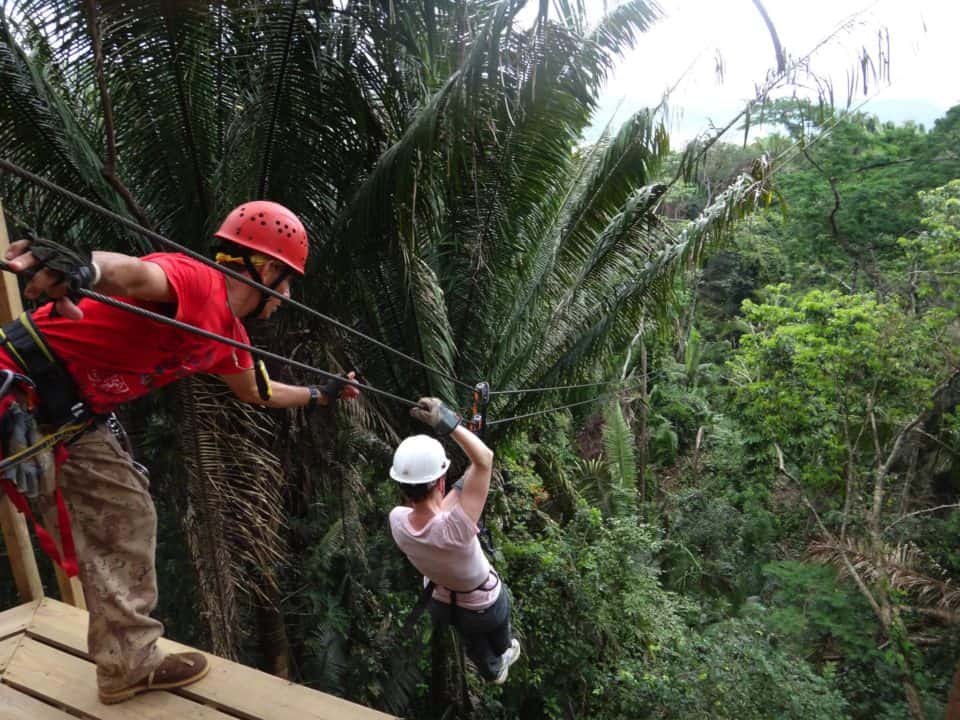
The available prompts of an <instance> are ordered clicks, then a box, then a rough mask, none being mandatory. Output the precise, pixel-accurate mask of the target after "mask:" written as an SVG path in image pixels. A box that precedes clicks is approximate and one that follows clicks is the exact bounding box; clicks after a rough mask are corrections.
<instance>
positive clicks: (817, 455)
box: [730, 286, 943, 487]
mask: <svg viewBox="0 0 960 720" xmlns="http://www.w3.org/2000/svg"><path fill="white" fill-rule="evenodd" d="M787 292H788V288H787V287H786V286H778V287H775V288H771V289H770V290H769V295H770V296H769V300H768V301H767V302H766V303H764V304H759V305H758V304H755V303H753V302H751V301H749V300H748V301H745V302H744V304H743V312H744V316H745V318H746V319H747V321H748V322H749V323H750V324H751V326H752V331H751V332H750V333H748V334H745V335H744V336H742V337H741V338H740V347H739V349H738V351H737V353H736V355H735V356H734V358H733V359H732V360H731V363H730V372H731V383H732V386H733V399H734V403H735V407H736V408H737V410H738V411H739V412H740V413H742V419H743V421H744V422H745V423H746V424H747V426H748V427H750V428H751V430H752V431H753V432H755V433H757V434H758V436H759V437H760V438H762V439H764V440H766V441H767V442H769V443H773V442H777V443H779V444H780V446H781V447H782V448H783V450H784V452H785V453H786V457H787V458H788V459H789V460H790V461H791V462H793V463H796V464H797V465H798V466H799V467H800V468H801V471H802V476H803V478H804V479H805V480H806V481H809V482H811V483H813V484H816V485H821V486H832V487H836V486H837V484H838V483H839V482H840V480H841V479H842V473H841V472H840V470H841V469H842V468H843V467H844V465H845V463H846V462H847V460H848V458H847V454H848V452H849V448H850V446H851V445H856V444H857V438H858V437H860V436H861V435H862V433H863V432H864V430H865V429H866V424H867V423H868V413H869V412H870V409H871V408H873V409H874V410H875V412H876V413H877V415H878V417H879V418H880V422H882V423H883V426H884V434H885V435H889V434H890V433H894V432H896V429H897V427H898V425H899V424H901V423H904V422H906V421H908V420H910V419H912V417H914V416H915V415H916V413H917V412H918V410H919V408H920V407H922V403H923V402H924V401H925V398H926V397H928V396H929V394H930V392H931V390H932V387H933V384H934V380H933V377H936V375H937V374H939V373H940V372H942V371H943V366H942V356H941V354H940V353H939V344H938V343H937V341H936V338H935V337H933V336H932V335H931V332H930V328H929V327H928V326H927V325H926V324H925V323H924V321H923V320H922V319H917V318H907V317H905V316H904V315H903V313H902V312H901V310H900V309H899V308H898V307H896V306H894V305H891V304H883V303H878V302H877V301H876V300H874V299H872V298H869V297H864V296H858V295H841V294H839V293H837V292H832V291H829V292H824V291H821V290H812V291H810V292H809V293H806V294H805V295H802V296H800V297H796V296H790V295H788V294H787ZM862 456H863V457H864V458H865V460H864V462H866V463H868V464H869V462H870V458H871V457H872V448H871V447H870V446H869V445H868V444H865V446H864V447H863V448H862ZM875 459H876V458H874V460H875Z"/></svg>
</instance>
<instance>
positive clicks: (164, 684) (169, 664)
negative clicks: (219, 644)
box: [100, 652, 210, 705]
mask: <svg viewBox="0 0 960 720" xmlns="http://www.w3.org/2000/svg"><path fill="white" fill-rule="evenodd" d="M208 672H210V663H208V662H207V659H206V658H205V657H204V656H203V655H202V654H201V653H198V652H185V653H173V654H172V655H167V656H166V657H165V658H164V659H163V662H162V663H160V665H159V666H158V667H157V669H156V670H154V671H153V672H152V673H150V674H149V675H147V676H146V677H145V678H144V679H143V680H141V681H140V682H137V683H134V684H133V685H130V686H129V687H126V688H123V689H122V690H114V691H112V692H107V691H105V690H101V691H100V702H102V703H103V704H104V705H113V704H115V703H120V702H123V701H124V700H129V699H130V698H132V697H133V696H134V695H139V694H140V693H143V692H148V691H150V690H171V689H173V688H178V687H183V686H184V685H190V684H191V683H195V682H196V681H197V680H200V679H201V678H203V677H204V676H206V674H207V673H208Z"/></svg>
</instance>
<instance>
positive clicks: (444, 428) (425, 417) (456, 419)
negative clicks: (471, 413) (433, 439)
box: [410, 397, 460, 437]
mask: <svg viewBox="0 0 960 720" xmlns="http://www.w3.org/2000/svg"><path fill="white" fill-rule="evenodd" d="M410 416H411V417H413V418H415V419H416V420H419V421H420V422H422V423H423V424H425V425H429V426H430V427H431V428H433V431H434V432H435V433H436V434H437V435H439V436H441V437H443V436H444V435H449V434H450V433H452V432H453V431H454V430H455V429H456V427H457V425H459V424H460V416H459V415H457V414H456V413H455V412H454V411H453V410H451V409H450V408H448V407H447V406H446V405H444V404H443V401H441V400H440V399H439V398H434V397H424V398H420V399H419V400H418V401H417V406H416V407H413V408H410Z"/></svg>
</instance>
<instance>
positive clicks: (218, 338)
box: [77, 289, 417, 407]
mask: <svg viewBox="0 0 960 720" xmlns="http://www.w3.org/2000/svg"><path fill="white" fill-rule="evenodd" d="M77 292H78V293H79V294H80V295H82V296H83V297H85V298H89V299H91V300H95V301H97V302H101V303H103V304H104V305H110V306H111V307H115V308H119V309H120V310H125V311H127V312H131V313H133V314H134V315H139V316H141V317H145V318H148V319H149V320H154V321H156V322H159V323H163V324H164V325H169V326H171V327H175V328H177V329H178V330H183V331H184V332H188V333H192V334H193V335H199V336H200V337H202V338H206V339H207V340H213V341H215V342H219V343H222V344H224V345H229V346H231V347H235V348H238V349H240V350H246V351H247V352H249V353H250V354H251V355H255V356H258V357H264V358H269V359H271V360H275V361H276V362H279V363H283V364H284V365H289V366H291V367H295V368H299V369H300V370H306V371H307V372H311V373H316V374H318V375H322V376H323V377H326V378H330V379H335V380H337V381H338V382H341V383H343V384H344V385H352V386H353V387H355V388H357V389H359V390H363V391H365V392H370V393H373V394H375V395H382V396H383V397H386V398H390V399H391V400H396V401H397V402H399V403H403V404H404V405H407V406H409V407H416V405H417V403H415V402H413V401H412V400H408V399H407V398H404V397H400V396H399V395H394V394H393V393H391V392H388V391H387V390H381V389H380V388H375V387H373V386H372V385H365V384H363V383H360V382H357V381H356V380H351V379H349V378H346V377H343V376H342V375H337V374H335V373H332V372H328V371H327V370H321V369H320V368H317V367H314V366H312V365H307V364H306V363H302V362H300V361H299V360H294V359H292V358H288V357H284V356H283V355H278V354H277V353H274V352H270V351H269V350H262V349H260V348H257V347H254V346H253V345H247V344H245V343H242V342H240V341H239V340H234V339H233V338H228V337H225V336H223V335H217V334H216V333H214V332H210V331H209V330H204V329H203V328H198V327H195V326H193V325H189V324H187V323H185V322H181V321H180V320H174V319H173V318H168V317H167V316H166V315H161V314H159V313H155V312H153V311H151V310H147V309H146V308H142V307H138V306H137V305H131V304H130V303H125V302H123V301H122V300H117V299H116V298H112V297H110V296H108V295H101V294H100V293H98V292H94V291H93V290H84V289H81V290H78V291H77Z"/></svg>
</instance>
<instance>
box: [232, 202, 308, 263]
mask: <svg viewBox="0 0 960 720" xmlns="http://www.w3.org/2000/svg"><path fill="white" fill-rule="evenodd" d="M214 237H218V238H220V239H221V240H227V241H229V242H232V243H235V244H236V245H241V246H242V247H245V248H249V249H250V250H252V251H253V252H255V253H259V254H261V255H266V256H267V257H271V258H273V259H274V260H279V261H280V262H282V263H283V264H284V265H286V266H288V267H289V268H291V269H292V270H293V271H294V272H296V273H298V274H300V275H303V273H304V268H305V267H306V265H307V252H308V245H307V231H306V230H305V229H304V227H303V223H302V222H300V218H298V217H297V216H296V215H294V214H293V213H292V212H290V211H289V210H287V208H285V207H284V206H283V205H280V204H278V203H275V202H270V201H269V200H253V201H251V202H248V203H244V204H243V205H240V206H238V207H235V208H234V209H233V210H231V211H230V214H229V215H227V218H226V220H224V221H223V224H222V225H221V226H220V229H219V230H217V231H216V232H215V233H214Z"/></svg>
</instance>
